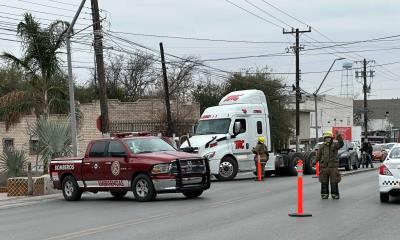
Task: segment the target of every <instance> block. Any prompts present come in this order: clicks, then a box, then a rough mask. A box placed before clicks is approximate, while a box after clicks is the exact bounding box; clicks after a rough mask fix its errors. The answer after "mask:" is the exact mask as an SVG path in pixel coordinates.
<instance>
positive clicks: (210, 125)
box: [195, 118, 231, 135]
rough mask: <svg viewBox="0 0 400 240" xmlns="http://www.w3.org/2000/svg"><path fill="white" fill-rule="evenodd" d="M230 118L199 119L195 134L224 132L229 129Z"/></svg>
mask: <svg viewBox="0 0 400 240" xmlns="http://www.w3.org/2000/svg"><path fill="white" fill-rule="evenodd" d="M230 124H231V119H229V118H224V119H213V120H201V121H199V125H198V126H197V130H196V134H195V135H207V134H226V133H228V131H229V126H230Z"/></svg>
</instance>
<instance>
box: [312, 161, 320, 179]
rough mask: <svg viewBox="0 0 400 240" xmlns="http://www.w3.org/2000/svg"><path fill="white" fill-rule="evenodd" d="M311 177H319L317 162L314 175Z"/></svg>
mask: <svg viewBox="0 0 400 240" xmlns="http://www.w3.org/2000/svg"><path fill="white" fill-rule="evenodd" d="M313 178H319V162H317V163H316V164H315V176H313Z"/></svg>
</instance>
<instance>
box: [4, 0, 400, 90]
mask: <svg viewBox="0 0 400 240" xmlns="http://www.w3.org/2000/svg"><path fill="white" fill-rule="evenodd" d="M79 3H80V1H79V0H74V1H72V0H71V1H68V0H57V1H55V0H54V1H52V0H0V7H1V9H0V51H9V52H13V53H14V54H17V55H19V54H21V49H20V43H19V42H17V41H15V40H18V38H17V37H16V36H15V33H14V32H13V31H12V30H13V29H15V28H16V24H17V23H18V22H19V21H20V19H21V18H22V17H21V16H22V14H23V13H24V12H26V11H30V12H32V13H33V14H34V16H35V17H37V18H38V19H39V21H41V22H42V23H43V24H44V25H46V24H48V23H49V22H50V21H51V20H56V19H63V20H67V21H71V19H72V17H73V15H74V11H76V9H77V6H78V4H79ZM85 6H86V7H90V0H87V3H86V5H85ZM99 6H100V8H101V9H103V11H102V12H101V16H102V17H105V20H104V22H103V25H104V31H105V34H104V35H105V37H104V39H105V46H106V47H112V48H113V49H107V50H106V54H108V55H116V54H121V53H123V52H127V51H135V50H140V51H144V52H148V53H151V54H156V53H155V52H152V49H154V50H155V51H157V50H158V48H159V46H158V44H159V42H161V41H162V42H163V43H164V48H165V51H166V52H167V53H169V54H173V55H176V56H189V55H193V56H196V57H198V58H199V59H202V60H209V61H205V64H207V65H208V66H211V67H213V69H211V68H208V70H210V71H212V72H213V73H214V74H218V76H221V75H226V73H224V72H223V71H233V72H236V71H242V70H243V69H248V68H253V69H254V68H262V67H265V66H268V68H270V69H271V71H272V72H273V73H277V76H279V77H282V78H283V79H284V81H285V83H286V84H288V85H292V84H293V83H294V81H295V75H294V74H293V73H294V71H295V58H294V56H293V54H292V53H291V52H290V53H286V48H287V47H289V46H291V45H292V44H293V43H294V41H295V38H294V36H293V35H290V34H286V35H284V34H282V30H283V28H286V29H287V30H290V29H291V28H292V27H294V28H300V29H301V30H305V29H307V25H309V26H311V33H305V34H302V35H301V39H300V42H301V44H302V45H303V46H304V51H302V53H301V54H302V56H301V57H300V66H301V71H302V73H303V74H302V76H301V83H300V84H301V87H302V88H303V89H304V90H306V91H308V92H313V91H314V90H315V89H316V88H317V87H318V85H319V83H320V82H321V80H322V78H323V77H324V75H325V72H326V71H327V70H328V68H329V66H330V65H331V64H332V62H333V60H334V59H336V58H341V57H343V58H346V59H345V60H341V61H337V62H336V64H335V66H334V67H333V71H332V72H331V73H330V74H329V75H328V78H327V80H326V82H325V84H324V86H323V87H322V89H321V92H326V93H327V94H332V95H340V94H341V90H342V91H343V92H344V91H346V88H345V87H344V88H343V89H342V88H341V85H342V82H343V81H345V79H346V78H345V75H346V74H345V73H346V72H343V71H340V70H341V69H342V65H343V63H345V62H350V63H353V62H354V61H359V60H362V59H363V58H366V59H368V60H375V62H374V63H371V65H372V66H373V65H375V67H374V68H373V70H374V71H375V77H374V78H373V80H372V82H371V89H372V90H371V95H370V98H397V97H399V95H400V86H399V85H398V83H399V81H400V68H399V67H400V57H399V56H398V55H399V53H400V44H398V43H399V41H400V36H399V37H390V36H395V35H398V34H399V32H397V31H398V30H397V28H398V23H399V22H400V14H398V13H399V10H400V1H398V0H397V1H396V0H385V1H379V0H347V1H344V0H332V1H321V0H304V1H293V0H280V1H277V0H201V1H200V0H197V1H196V0H142V1H139V0H113V1H111V0H99ZM90 24H91V16H90V8H85V9H84V10H83V12H82V14H81V16H80V19H79V20H78V22H77V25H76V27H75V31H79V29H83V28H85V27H86V26H88V25H90ZM90 34H91V28H89V29H87V30H85V31H82V32H80V33H79V34H77V35H76V36H74V41H75V42H74V43H73V61H74V62H73V65H74V74H75V76H76V78H77V81H78V82H79V83H81V84H84V83H85V82H87V81H88V79H89V75H90V69H91V68H93V66H94V64H93V48H92V47H91V46H90V45H91V42H92V40H91V39H92V36H91V35H90ZM143 35H159V36H170V37H184V38H200V39H212V40H227V41H208V40H207V41H206V40H193V39H177V38H165V37H156V36H143ZM381 37H389V38H385V39H382V40H380V41H366V42H359V43H356V44H349V42H353V41H362V40H370V39H375V38H381ZM234 41H236V42H234ZM134 44H140V45H141V46H144V47H147V49H145V48H141V47H138V46H137V45H134ZM334 45H342V46H336V47H333V46H334ZM321 47H322V48H321ZM149 49H150V50H149ZM271 54H272V55H273V56H271ZM274 54H275V55H274ZM276 54H278V56H277V55H276ZM257 55H258V57H251V58H250V57H249V58H239V59H229V60H228V59H226V58H237V57H244V56H257ZM259 55H263V56H259ZM221 58H222V59H221ZM216 59H219V60H218V61H216ZM210 60H211V61H210ZM65 65H66V64H65ZM354 67H355V68H357V67H359V66H358V65H355V64H354ZM204 68H205V69H207V68H206V67H204ZM220 70H223V71H220ZM348 74H349V75H352V71H348ZM353 75H354V74H353ZM221 77H223V76H221ZM348 79H349V84H348V85H349V88H348V89H349V91H350V92H351V88H352V86H353V87H354V94H355V96H356V97H361V84H360V83H359V82H358V81H357V79H356V78H354V76H353V77H352V76H350V77H349V78H348ZM216 81H223V78H220V77H218V78H217V79H216Z"/></svg>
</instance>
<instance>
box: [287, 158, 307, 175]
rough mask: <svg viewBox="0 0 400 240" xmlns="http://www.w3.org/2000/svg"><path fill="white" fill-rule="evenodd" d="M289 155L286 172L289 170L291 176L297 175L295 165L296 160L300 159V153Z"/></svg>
mask: <svg viewBox="0 0 400 240" xmlns="http://www.w3.org/2000/svg"><path fill="white" fill-rule="evenodd" d="M290 155H291V156H290V160H289V165H288V172H289V175H291V176H297V169H296V166H297V163H298V161H299V160H302V154H300V153H293V154H290ZM303 166H304V165H303Z"/></svg>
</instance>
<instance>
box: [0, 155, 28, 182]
mask: <svg viewBox="0 0 400 240" xmlns="http://www.w3.org/2000/svg"><path fill="white" fill-rule="evenodd" d="M26 164H27V158H26V155H25V152H24V151H16V150H14V151H9V150H7V151H5V152H3V154H2V155H1V157H0V172H1V173H2V174H3V173H6V175H7V177H21V176H23V174H24V170H25V167H26Z"/></svg>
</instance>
